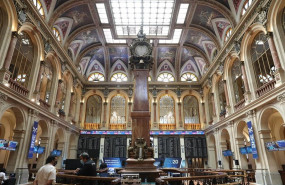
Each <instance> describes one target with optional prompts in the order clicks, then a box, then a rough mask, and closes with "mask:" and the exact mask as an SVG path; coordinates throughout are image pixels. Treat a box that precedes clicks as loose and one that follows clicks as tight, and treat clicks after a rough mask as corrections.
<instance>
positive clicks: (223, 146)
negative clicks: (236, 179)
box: [220, 142, 230, 170]
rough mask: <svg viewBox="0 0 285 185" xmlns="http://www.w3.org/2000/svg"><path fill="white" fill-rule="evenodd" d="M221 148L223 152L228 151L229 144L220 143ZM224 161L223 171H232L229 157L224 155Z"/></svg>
mask: <svg viewBox="0 0 285 185" xmlns="http://www.w3.org/2000/svg"><path fill="white" fill-rule="evenodd" d="M220 147H221V151H224V150H227V149H228V148H227V143H226V142H220ZM221 159H222V166H223V169H225V170H229V169H230V161H229V157H226V156H224V155H222V156H221Z"/></svg>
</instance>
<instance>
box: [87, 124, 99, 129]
mask: <svg viewBox="0 0 285 185" xmlns="http://www.w3.org/2000/svg"><path fill="white" fill-rule="evenodd" d="M84 129H86V130H98V129H100V123H85V124H84Z"/></svg>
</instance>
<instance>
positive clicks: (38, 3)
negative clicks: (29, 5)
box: [33, 0, 44, 16]
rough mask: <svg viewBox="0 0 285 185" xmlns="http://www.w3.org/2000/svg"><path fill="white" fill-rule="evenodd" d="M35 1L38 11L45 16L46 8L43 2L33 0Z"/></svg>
mask: <svg viewBox="0 0 285 185" xmlns="http://www.w3.org/2000/svg"><path fill="white" fill-rule="evenodd" d="M33 3H34V5H35V7H36V8H37V10H38V12H39V13H40V14H41V16H44V9H43V6H42V3H41V2H40V1H39V0H33Z"/></svg>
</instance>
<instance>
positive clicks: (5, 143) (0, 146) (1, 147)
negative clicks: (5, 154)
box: [0, 139, 8, 150]
mask: <svg viewBox="0 0 285 185" xmlns="http://www.w3.org/2000/svg"><path fill="white" fill-rule="evenodd" d="M7 147H8V141H6V140H5V139H0V150H6V148H7Z"/></svg>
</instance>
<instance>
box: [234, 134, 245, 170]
mask: <svg viewBox="0 0 285 185" xmlns="http://www.w3.org/2000/svg"><path fill="white" fill-rule="evenodd" d="M235 140H236V150H237V151H238V152H236V153H235V154H237V160H239V166H240V168H241V169H247V168H248V163H247V158H246V155H243V154H241V153H240V152H239V148H241V147H245V145H244V139H243V138H235Z"/></svg>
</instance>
